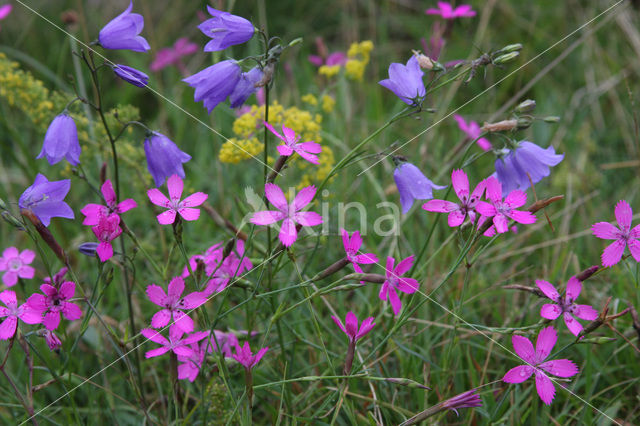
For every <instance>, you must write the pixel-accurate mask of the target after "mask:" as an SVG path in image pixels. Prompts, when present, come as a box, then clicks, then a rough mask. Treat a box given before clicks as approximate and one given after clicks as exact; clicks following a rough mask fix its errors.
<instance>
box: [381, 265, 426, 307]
mask: <svg viewBox="0 0 640 426" xmlns="http://www.w3.org/2000/svg"><path fill="white" fill-rule="evenodd" d="M394 264H395V259H394V258H393V257H387V265H386V274H387V279H386V281H385V282H384V283H383V284H382V288H381V289H380V294H379V295H378V296H379V297H380V299H381V300H387V299H388V300H389V302H390V303H391V308H392V309H393V314H394V315H398V314H399V313H400V310H401V309H402V302H400V297H398V290H400V291H401V292H403V293H407V294H412V293H415V292H416V291H418V287H420V284H419V283H418V281H417V280H415V279H413V278H402V277H401V275H403V274H404V273H405V272H407V271H409V269H411V267H412V266H413V256H409V257H407V258H406V259H404V260H401V261H400V262H399V263H398V266H396V267H395V268H394Z"/></svg>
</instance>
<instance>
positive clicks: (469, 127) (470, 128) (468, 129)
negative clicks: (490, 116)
mask: <svg viewBox="0 0 640 426" xmlns="http://www.w3.org/2000/svg"><path fill="white" fill-rule="evenodd" d="M453 118H454V119H455V120H456V121H457V122H458V127H459V128H460V130H462V131H463V132H464V133H466V135H467V137H468V138H469V139H471V140H474V139H477V140H476V143H477V144H478V146H479V147H480V148H482V150H483V151H489V150H490V149H491V142H489V140H488V139H487V138H481V137H480V135H481V134H482V130H480V126H479V125H478V123H476V122H475V121H473V120H469V122H466V121H465V120H464V117H462V116H461V115H458V114H456V115H454V116H453Z"/></svg>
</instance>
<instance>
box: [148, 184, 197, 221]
mask: <svg viewBox="0 0 640 426" xmlns="http://www.w3.org/2000/svg"><path fill="white" fill-rule="evenodd" d="M167 188H168V190H169V197H170V198H171V199H169V198H167V197H166V196H165V195H164V194H163V193H162V192H160V190H159V189H158V188H153V189H150V190H149V191H147V195H148V196H149V200H151V202H152V203H153V204H155V205H156V206H161V207H164V208H166V209H168V210H167V211H166V212H164V213H160V214H159V215H158V222H160V224H161V225H169V224H172V223H173V222H175V220H176V213H179V214H180V216H182V218H183V219H184V220H196V219H198V218H199V217H200V210H199V209H194V208H192V207H196V206H199V205H200V204H202V203H204V202H205V201H206V199H207V198H208V197H209V196H208V195H207V194H205V193H204V192H196V193H195V194H191V195H189V196H188V197H187V198H185V199H184V200H182V201H180V197H182V190H183V189H184V182H183V181H182V179H181V178H180V176H178V175H171V177H170V178H169V179H168V180H167Z"/></svg>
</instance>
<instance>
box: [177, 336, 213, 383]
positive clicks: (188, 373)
mask: <svg viewBox="0 0 640 426" xmlns="http://www.w3.org/2000/svg"><path fill="white" fill-rule="evenodd" d="M207 346H208V342H207V341H204V342H202V344H200V345H199V344H198V343H195V342H194V343H191V345H190V347H191V355H188V356H185V355H178V361H179V362H181V363H182V364H180V365H178V379H179V380H185V379H187V380H189V381H190V382H193V381H194V380H195V379H196V378H197V377H198V373H200V368H202V363H203V362H204V357H205V355H206V354H207V352H206V347H207Z"/></svg>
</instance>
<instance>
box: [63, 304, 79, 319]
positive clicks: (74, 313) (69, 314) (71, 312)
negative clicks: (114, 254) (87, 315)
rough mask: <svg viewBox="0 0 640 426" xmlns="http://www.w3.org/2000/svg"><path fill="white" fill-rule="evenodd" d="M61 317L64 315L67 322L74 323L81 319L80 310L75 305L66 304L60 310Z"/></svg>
mask: <svg viewBox="0 0 640 426" xmlns="http://www.w3.org/2000/svg"><path fill="white" fill-rule="evenodd" d="M62 315H64V317H65V318H66V319H67V320H68V321H75V320H77V319H80V317H82V310H81V309H80V307H79V306H78V305H76V304H75V303H72V302H67V303H65V304H64V307H63V308H62Z"/></svg>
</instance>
